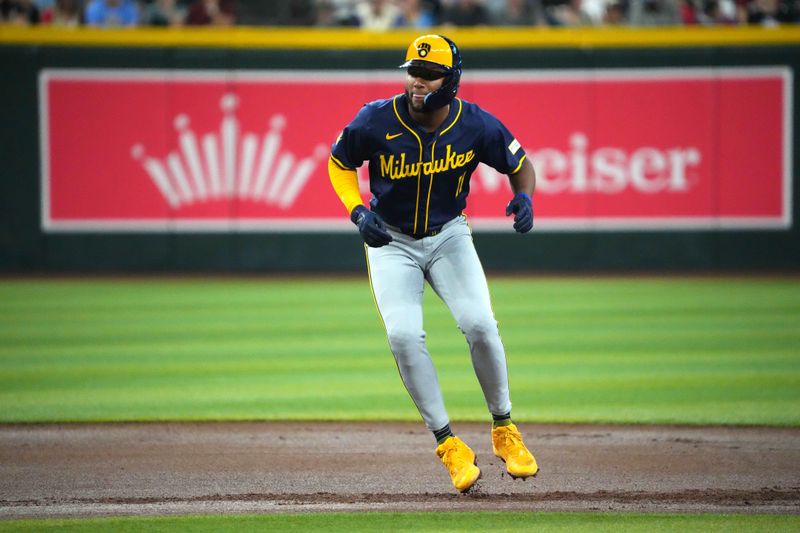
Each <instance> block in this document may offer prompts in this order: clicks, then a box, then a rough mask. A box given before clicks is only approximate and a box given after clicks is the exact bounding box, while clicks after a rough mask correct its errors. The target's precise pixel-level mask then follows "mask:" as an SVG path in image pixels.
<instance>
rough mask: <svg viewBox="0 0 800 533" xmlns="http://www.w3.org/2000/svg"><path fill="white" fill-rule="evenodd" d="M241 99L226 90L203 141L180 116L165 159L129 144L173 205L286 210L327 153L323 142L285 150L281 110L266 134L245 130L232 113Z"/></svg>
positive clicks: (271, 121)
mask: <svg viewBox="0 0 800 533" xmlns="http://www.w3.org/2000/svg"><path fill="white" fill-rule="evenodd" d="M238 103H239V101H238V98H237V97H236V95H235V94H232V93H228V94H225V95H224V96H223V97H222V98H221V99H220V108H221V109H222V112H223V117H222V120H221V122H220V127H219V131H218V132H217V131H211V132H208V133H205V134H204V135H203V136H202V137H201V138H199V139H198V136H197V134H195V132H194V131H193V130H192V129H191V128H190V127H189V125H190V120H189V117H188V116H187V115H185V114H180V115H177V116H176V117H175V120H174V126H175V130H176V131H177V134H178V143H177V144H178V146H179V148H178V149H177V150H174V151H172V152H170V153H169V154H167V156H166V158H164V159H163V160H161V159H157V158H155V157H151V156H149V155H148V154H147V153H146V151H145V148H144V146H142V144H141V143H137V144H134V145H133V146H132V147H131V156H132V157H133V158H134V159H135V160H136V161H138V162H139V163H140V164H141V165H142V167H143V168H144V170H145V171H146V172H147V174H148V175H149V176H150V179H151V181H152V182H153V184H154V185H155V186H156V188H157V189H158V191H159V192H160V193H161V195H162V196H163V197H164V199H165V200H166V201H167V203H168V204H169V205H170V207H172V208H174V209H177V208H180V207H184V206H187V205H191V204H194V203H200V202H210V201H215V200H222V199H226V200H230V199H233V198H238V199H240V200H249V201H252V202H261V203H266V204H268V205H275V206H278V207H279V208H281V209H288V208H289V207H291V206H292V205H293V204H294V201H295V200H296V199H297V196H298V195H299V194H300V192H301V191H302V190H303V187H304V186H305V185H306V183H307V182H308V179H309V178H310V177H311V174H312V172H314V169H315V168H316V167H317V165H318V164H319V162H320V160H322V158H324V157H325V156H326V155H327V153H328V150H327V148H326V147H325V145H323V144H319V145H317V147H316V148H315V149H314V152H313V154H312V155H311V156H309V157H306V158H304V159H299V160H298V159H297V157H296V156H295V155H294V154H293V153H291V152H289V151H285V150H284V151H282V152H281V151H280V147H281V141H282V135H281V131H282V130H283V129H284V128H285V127H286V118H285V117H284V116H283V115H279V114H276V115H273V116H272V117H271V118H270V120H269V130H268V131H267V132H266V133H264V134H263V135H261V134H258V133H244V134H241V133H240V131H239V130H240V127H239V120H238V119H237V118H236V115H235V113H234V112H235V110H236V107H237V106H238Z"/></svg>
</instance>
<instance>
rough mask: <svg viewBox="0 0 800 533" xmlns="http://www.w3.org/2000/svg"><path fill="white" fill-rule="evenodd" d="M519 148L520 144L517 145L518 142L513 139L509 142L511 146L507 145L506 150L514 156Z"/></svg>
mask: <svg viewBox="0 0 800 533" xmlns="http://www.w3.org/2000/svg"><path fill="white" fill-rule="evenodd" d="M520 148H521V146H520V144H519V141H518V140H516V139H514V140H513V141H511V144H509V145H508V150H509V152H511V153H512V154H516V153H517V151H518V150H519V149H520Z"/></svg>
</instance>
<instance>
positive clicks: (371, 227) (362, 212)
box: [350, 205, 392, 248]
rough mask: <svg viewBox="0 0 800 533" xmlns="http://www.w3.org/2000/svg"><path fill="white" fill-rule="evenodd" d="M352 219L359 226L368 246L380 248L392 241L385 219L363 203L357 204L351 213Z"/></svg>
mask: <svg viewBox="0 0 800 533" xmlns="http://www.w3.org/2000/svg"><path fill="white" fill-rule="evenodd" d="M350 220H352V221H353V224H355V225H356V226H358V231H359V233H361V237H362V238H363V239H364V242H365V243H367V246H371V247H373V248H380V247H381V246H384V245H386V244H389V243H390V242H392V236H391V235H389V232H388V231H386V225H385V224H384V223H383V219H381V217H380V216H379V215H378V213H375V212H374V211H370V210H369V209H367V208H366V207H364V206H363V205H357V206H356V207H355V209H353V212H352V213H350Z"/></svg>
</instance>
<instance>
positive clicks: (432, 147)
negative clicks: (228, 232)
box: [328, 35, 538, 492]
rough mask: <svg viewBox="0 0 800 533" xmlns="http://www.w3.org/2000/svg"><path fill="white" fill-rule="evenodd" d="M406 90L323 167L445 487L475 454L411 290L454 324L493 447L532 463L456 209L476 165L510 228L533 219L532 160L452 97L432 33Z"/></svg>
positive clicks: (464, 482)
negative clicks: (503, 186) (504, 187)
mask: <svg viewBox="0 0 800 533" xmlns="http://www.w3.org/2000/svg"><path fill="white" fill-rule="evenodd" d="M400 68H403V69H406V72H407V76H406V78H405V91H404V93H403V94H398V95H396V96H393V97H392V98H388V99H386V100H378V101H375V102H370V103H368V104H366V105H364V107H362V108H361V110H360V111H359V113H358V114H357V115H356V117H355V118H354V119H353V121H352V122H350V124H348V125H347V126H346V127H345V128H344V130H343V131H342V132H341V134H340V135H339V138H338V139H337V140H336V142H335V144H334V145H333V149H332V152H331V157H330V160H329V162H328V171H329V175H330V179H331V183H332V185H333V188H334V190H335V191H336V193H337V194H338V196H339V198H340V199H341V201H342V203H344V205H345V208H346V209H347V212H348V213H349V214H350V219H351V220H352V221H353V223H355V224H356V226H358V230H359V232H360V233H361V236H362V237H363V239H364V242H365V250H366V255H367V269H368V273H369V278H370V284H371V286H372V292H373V295H374V298H375V303H376V305H377V307H378V311H379V313H380V316H381V318H382V320H383V324H384V326H385V328H386V333H387V336H388V338H389V346H390V347H391V350H392V353H393V354H394V357H395V361H396V362H397V368H398V370H399V372H400V377H401V378H402V380H403V384H404V385H405V387H406V389H407V390H408V392H409V394H410V395H411V398H412V399H413V400H414V403H415V405H416V407H417V409H418V410H419V412H420V415H421V416H422V418H423V420H424V421H425V425H426V426H427V427H428V429H429V430H430V431H432V432H433V435H434V437H435V438H436V442H437V448H436V455H437V456H438V457H439V458H440V459H441V460H442V462H443V463H444V466H445V467H446V468H447V470H448V472H449V474H450V477H451V479H452V482H453V485H454V486H455V488H456V489H457V490H459V491H462V492H463V491H466V490H468V489H469V488H470V487H471V486H472V485H473V484H474V483H475V481H477V479H478V477H479V476H480V469H479V468H478V466H477V464H476V462H475V454H474V453H473V451H472V450H471V449H470V448H469V446H467V445H466V444H465V443H464V442H463V441H462V440H461V439H459V438H458V437H456V436H454V435H453V432H452V431H451V429H450V419H449V417H448V415H447V410H446V409H445V405H444V401H443V399H442V393H441V390H440V387H439V382H438V378H437V375H436V369H435V368H434V365H433V362H432V360H431V357H430V355H429V353H428V349H427V347H426V345H425V331H424V330H423V328H422V293H423V289H424V284H425V282H426V281H427V282H428V284H429V285H430V286H431V287H432V288H433V290H434V291H436V294H437V295H438V296H439V297H440V298H441V299H442V300H443V301H444V302H445V304H446V305H447V306H448V308H449V309H450V311H451V313H452V314H453V316H454V318H455V320H456V322H457V323H458V327H459V329H460V330H461V331H462V332H463V333H464V336H465V337H466V339H467V344H468V345H469V350H470V354H471V356H472V365H473V368H474V370H475V374H476V375H477V377H478V381H479V382H480V385H481V389H482V390H483V394H484V397H485V399H486V404H487V406H488V409H489V412H490V413H491V415H492V419H493V424H492V448H493V451H494V453H495V455H497V456H498V457H500V458H501V459H503V460H504V461H505V464H506V469H507V470H508V472H509V474H511V475H512V476H514V477H526V476H532V475H534V474H536V472H537V470H538V466H537V465H536V461H535V460H534V458H533V455H532V454H531V453H530V451H528V449H527V448H526V447H525V444H524V443H523V441H522V437H521V435H520V433H519V431H518V430H517V428H516V426H515V425H514V424H513V423H512V422H511V401H510V399H509V391H508V374H507V370H506V356H505V351H504V348H503V344H502V342H501V341H500V335H499V332H498V329H497V322H496V321H495V319H494V313H493V311H492V307H491V302H490V298H489V289H488V286H487V283H486V277H485V275H484V272H483V267H482V266H481V263H480V260H479V259H478V256H477V254H476V252H475V248H474V246H473V243H472V236H471V233H470V229H469V227H468V226H467V221H466V218H465V217H464V215H463V214H462V211H463V210H464V208H465V207H466V204H467V195H468V194H469V186H470V176H471V175H472V173H473V172H474V171H475V168H476V167H477V166H478V164H479V163H481V162H483V163H486V164H488V165H490V166H492V167H494V168H495V169H497V170H498V171H499V172H502V173H504V174H507V175H508V177H509V181H510V183H511V188H512V190H513V192H514V196H513V198H512V199H511V201H510V202H509V204H508V207H507V208H506V215H507V216H508V215H511V214H513V215H514V224H513V225H514V229H515V230H516V231H517V232H519V233H526V232H528V231H530V229H531V228H532V227H533V209H532V206H531V194H532V193H533V189H534V185H535V181H536V178H535V174H534V170H533V166H532V165H531V163H530V162H529V161H528V160H527V159H526V157H525V151H524V150H523V149H522V147H521V146H520V143H519V142H518V141H517V140H516V139H515V138H514V137H513V136H512V135H511V133H509V131H508V130H507V129H506V127H505V126H504V125H503V124H502V123H501V122H500V121H498V120H497V119H496V118H495V117H493V116H492V115H491V114H489V113H487V112H486V111H484V110H482V109H481V108H479V107H478V106H477V105H475V104H473V103H470V102H466V101H464V100H461V99H459V98H456V94H457V92H458V86H459V82H460V79H461V54H460V52H459V50H458V48H457V47H456V45H455V44H454V43H453V42H452V41H451V40H450V39H448V38H447V37H444V36H442V35H423V36H421V37H418V38H417V39H415V40H414V41H413V42H412V43H411V45H410V46H409V47H408V51H407V53H406V61H405V63H403V64H402V65H400ZM364 161H368V162H369V177H370V190H371V192H372V199H371V200H370V206H369V208H367V207H366V206H364V205H362V202H361V196H360V194H359V190H358V179H357V176H356V170H355V169H356V168H358V167H360V166H361V165H362V163H363V162H364Z"/></svg>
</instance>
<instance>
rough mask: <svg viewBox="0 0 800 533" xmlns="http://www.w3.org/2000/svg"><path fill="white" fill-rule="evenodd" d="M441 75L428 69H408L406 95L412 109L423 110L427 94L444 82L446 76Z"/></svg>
mask: <svg viewBox="0 0 800 533" xmlns="http://www.w3.org/2000/svg"><path fill="white" fill-rule="evenodd" d="M437 76H438V77H437ZM441 76H442V75H441V74H438V73H435V72H433V71H430V70H427V69H415V68H409V69H408V73H407V75H406V97H407V98H408V102H409V104H410V105H411V110H412V111H418V112H422V111H423V110H424V109H423V105H424V102H425V96H426V95H427V94H430V93H432V92H433V91H435V90H437V89H439V88H440V87H441V86H442V83H444V78H443V77H441Z"/></svg>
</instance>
